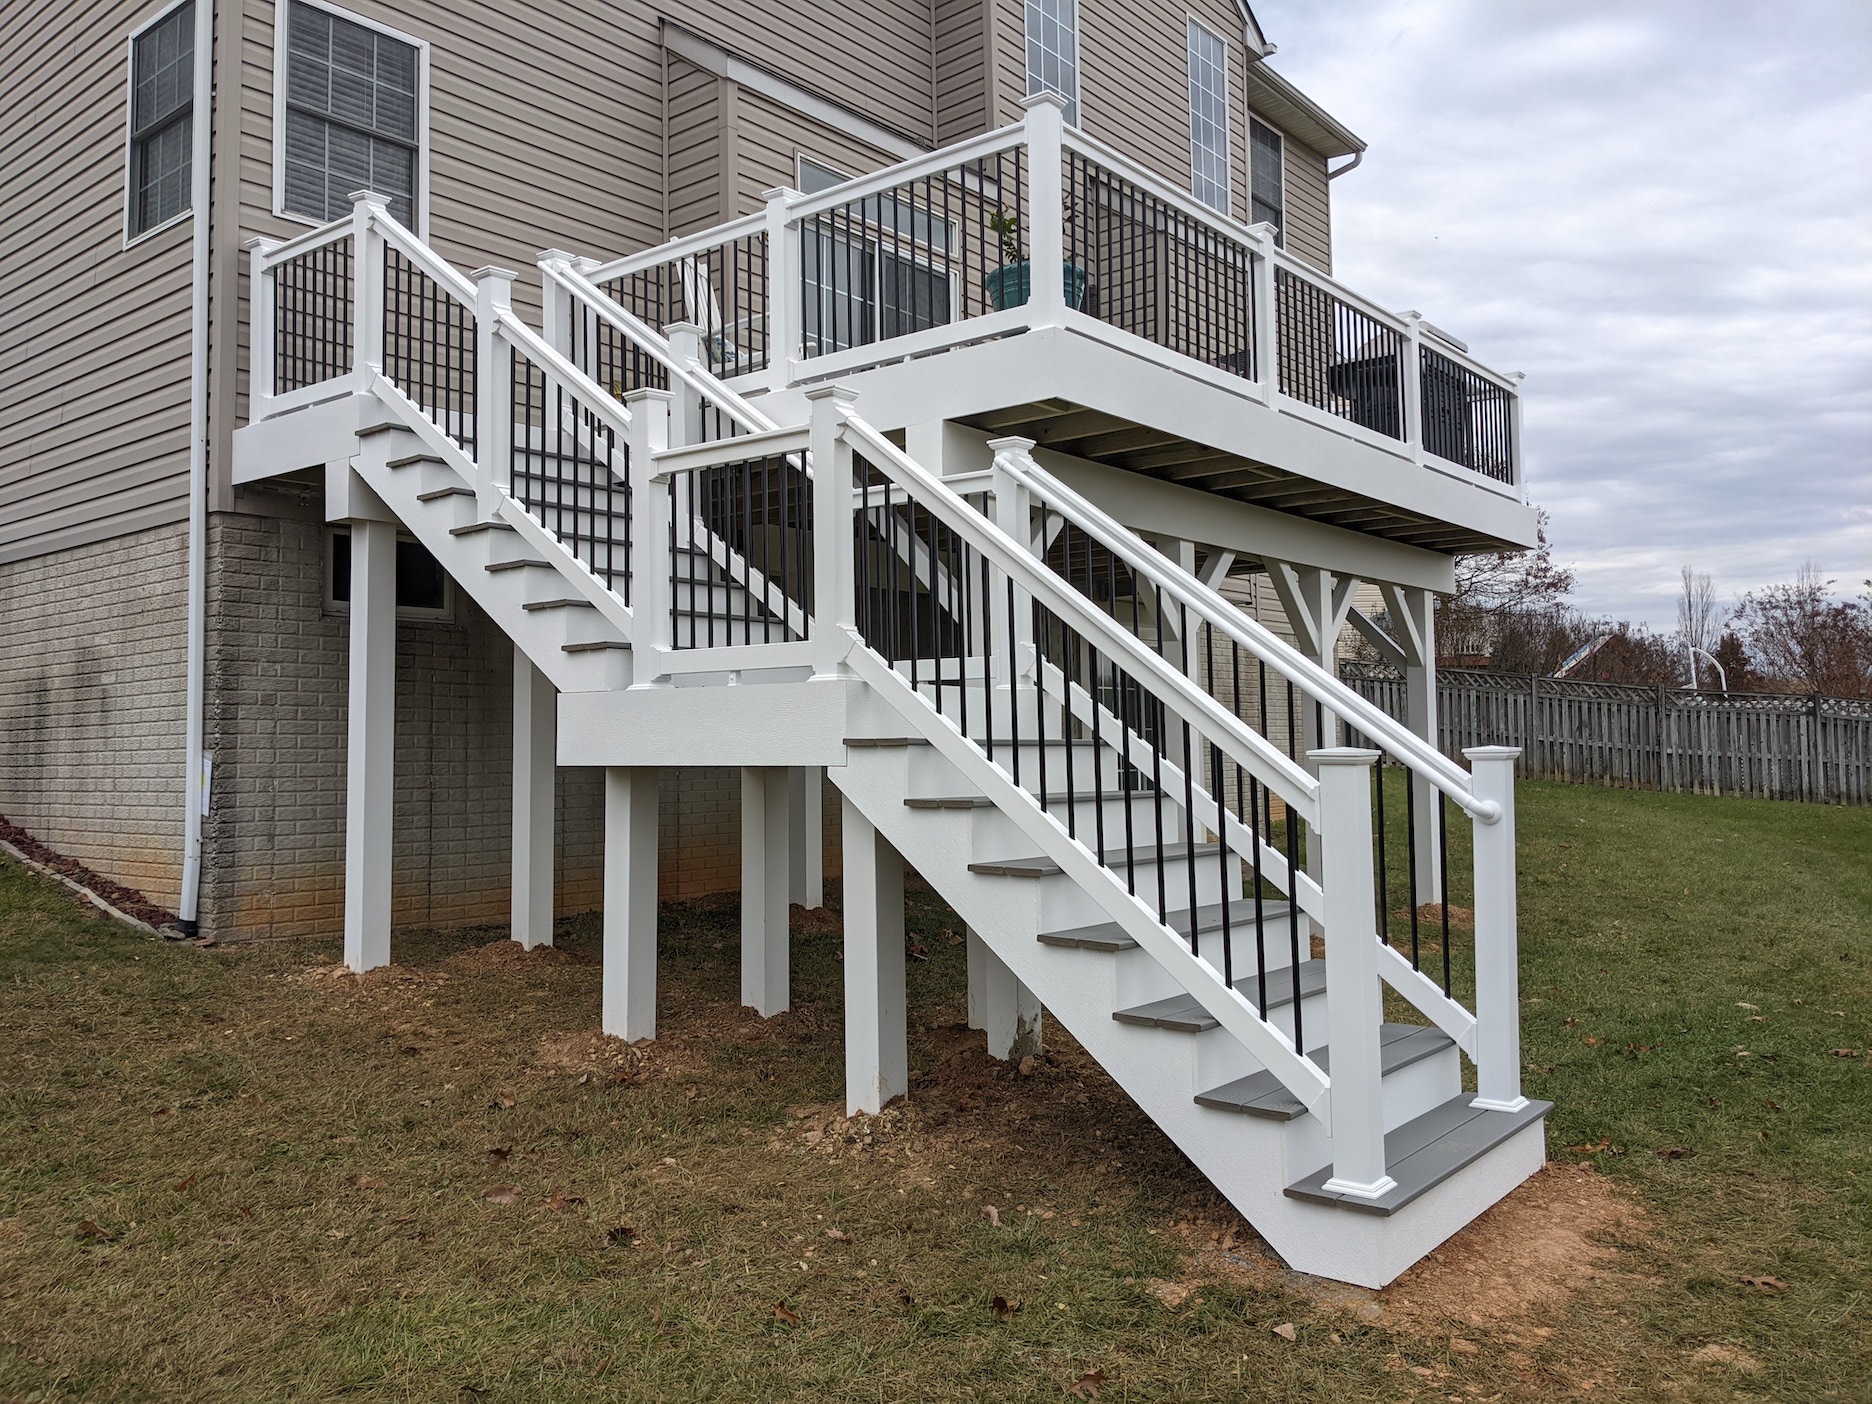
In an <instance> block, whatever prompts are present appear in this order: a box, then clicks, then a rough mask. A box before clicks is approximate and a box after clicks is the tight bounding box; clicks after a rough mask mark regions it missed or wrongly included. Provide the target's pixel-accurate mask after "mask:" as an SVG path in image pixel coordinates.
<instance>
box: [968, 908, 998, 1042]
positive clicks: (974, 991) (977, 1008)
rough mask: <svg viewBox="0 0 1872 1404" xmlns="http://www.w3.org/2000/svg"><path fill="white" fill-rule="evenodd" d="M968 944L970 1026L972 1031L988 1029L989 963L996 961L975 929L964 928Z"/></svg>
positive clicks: (970, 927)
mask: <svg viewBox="0 0 1872 1404" xmlns="http://www.w3.org/2000/svg"><path fill="white" fill-rule="evenodd" d="M962 929H963V932H964V936H965V939H966V940H967V942H968V952H967V953H968V1026H969V1027H970V1028H971V1029H985V1028H987V1027H988V962H989V961H990V960H993V959H994V953H993V952H992V951H990V950H989V949H988V943H987V942H986V941H984V940H982V938H981V937H979V936H977V935H976V934H975V928H974V927H972V926H965V927H963V928H962Z"/></svg>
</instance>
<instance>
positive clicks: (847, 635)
mask: <svg viewBox="0 0 1872 1404" xmlns="http://www.w3.org/2000/svg"><path fill="white" fill-rule="evenodd" d="M857 400H858V394H857V392H856V391H855V390H852V389H850V388H848V387H847V386H843V385H820V386H815V387H814V388H813V389H811V390H808V391H807V392H806V401H807V409H808V411H809V413H810V415H811V419H810V430H809V433H810V448H811V451H812V463H813V485H812V491H813V617H812V620H811V625H810V627H811V639H810V642H811V644H812V646H813V649H812V652H813V675H814V676H815V677H820V678H835V677H842V676H844V673H845V656H846V654H847V653H848V652H849V651H850V641H851V638H852V637H853V635H854V634H855V633H856V631H857V628H858V598H857V590H856V585H855V582H854V580H853V576H854V574H855V569H856V567H855V563H854V560H853V556H852V551H853V549H854V548H853V543H852V536H853V533H852V529H851V514H852V503H853V491H852V471H853V468H852V458H853V455H852V449H851V445H850V444H848V443H846V442H845V424H846V421H847V420H849V419H850V418H851V415H852V409H853V406H854V405H856V403H857Z"/></svg>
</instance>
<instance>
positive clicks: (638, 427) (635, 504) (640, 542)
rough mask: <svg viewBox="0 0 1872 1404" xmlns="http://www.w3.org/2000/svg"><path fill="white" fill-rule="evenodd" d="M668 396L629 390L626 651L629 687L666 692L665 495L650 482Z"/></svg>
mask: <svg viewBox="0 0 1872 1404" xmlns="http://www.w3.org/2000/svg"><path fill="white" fill-rule="evenodd" d="M674 403H675V396H673V395H671V394H670V392H669V391H667V390H648V389H645V390H632V391H630V392H629V393H627V394H626V395H625V396H624V405H625V407H626V408H627V409H628V410H629V411H630V417H631V418H630V489H631V497H630V501H631V520H632V527H631V648H632V650H633V655H632V663H633V670H634V671H633V679H634V681H633V682H632V686H633V687H667V686H668V685H669V678H668V675H667V674H663V673H660V672H659V671H658V670H659V669H660V668H661V666H662V662H661V660H663V659H664V658H666V657H668V655H669V650H670V649H671V648H672V647H673V646H674V643H675V640H674V638H673V637H672V636H671V632H670V554H669V538H670V532H669V525H670V524H669V489H668V488H667V487H665V486H664V485H663V484H662V483H659V482H655V481H653V480H652V477H651V475H652V474H654V473H655V472H656V455H657V454H659V453H661V452H663V450H664V449H666V448H668V447H669V435H670V419H671V413H670V411H671V407H672V405H673V404H674Z"/></svg>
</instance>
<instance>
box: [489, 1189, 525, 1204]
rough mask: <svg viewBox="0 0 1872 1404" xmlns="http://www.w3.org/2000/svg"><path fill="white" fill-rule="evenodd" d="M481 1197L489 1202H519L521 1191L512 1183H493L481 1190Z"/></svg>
mask: <svg viewBox="0 0 1872 1404" xmlns="http://www.w3.org/2000/svg"><path fill="white" fill-rule="evenodd" d="M481 1197H482V1198H483V1199H485V1200H486V1201H487V1202H488V1203H489V1204H518V1203H519V1202H520V1191H519V1190H517V1189H515V1188H514V1187H513V1186H512V1185H491V1186H489V1187H488V1188H487V1189H484V1190H482V1191H481Z"/></svg>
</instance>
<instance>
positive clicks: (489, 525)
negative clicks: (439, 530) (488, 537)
mask: <svg viewBox="0 0 1872 1404" xmlns="http://www.w3.org/2000/svg"><path fill="white" fill-rule="evenodd" d="M512 530H513V524H512V523H511V522H470V523H468V525H467V526H458V527H450V528H449V535H450V536H473V535H474V534H475V533H476V532H481V531H512Z"/></svg>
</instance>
